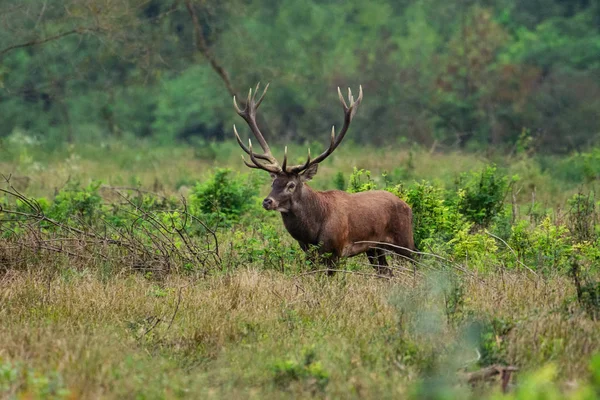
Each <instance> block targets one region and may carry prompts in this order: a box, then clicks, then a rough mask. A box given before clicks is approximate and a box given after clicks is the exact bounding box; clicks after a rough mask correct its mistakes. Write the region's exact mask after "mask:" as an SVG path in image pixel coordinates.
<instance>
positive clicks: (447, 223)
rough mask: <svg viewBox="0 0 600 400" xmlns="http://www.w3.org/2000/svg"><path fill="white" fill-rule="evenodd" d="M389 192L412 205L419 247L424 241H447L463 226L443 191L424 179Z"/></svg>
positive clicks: (462, 221) (416, 241) (462, 220)
mask: <svg viewBox="0 0 600 400" xmlns="http://www.w3.org/2000/svg"><path fill="white" fill-rule="evenodd" d="M392 192H395V193H396V194H397V195H398V196H400V197H401V198H402V199H403V200H405V201H406V202H407V203H408V204H409V205H410V206H411V207H412V211H413V226H414V238H415V245H416V246H417V248H419V249H421V248H423V246H424V245H425V243H426V242H431V241H441V242H444V243H446V242H448V241H450V240H451V239H452V238H454V236H455V235H456V234H457V233H458V232H459V231H460V230H461V229H463V227H464V225H465V220H464V218H463V216H462V215H461V214H460V213H459V212H458V210H457V209H456V207H455V206H454V205H453V204H452V203H450V202H448V201H447V200H446V198H445V191H444V190H443V189H442V188H440V187H436V186H433V185H432V184H431V183H429V182H427V181H423V182H421V183H415V184H413V185H411V186H410V187H408V188H403V187H396V188H395V189H394V190H392Z"/></svg>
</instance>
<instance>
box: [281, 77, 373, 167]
mask: <svg viewBox="0 0 600 400" xmlns="http://www.w3.org/2000/svg"><path fill="white" fill-rule="evenodd" d="M338 96H339V98H340V102H341V103H342V107H343V108H344V126H342V130H341V131H340V133H339V134H338V135H337V138H336V135H335V126H332V127H331V142H330V144H329V148H327V150H325V151H324V152H323V153H321V154H320V155H319V156H318V157H316V158H315V159H313V160H311V158H310V149H308V158H307V160H306V162H305V163H304V164H300V165H295V166H293V167H290V168H288V169H287V172H292V173H300V172H302V171H304V170H305V169H307V168H308V167H310V166H311V165H313V164H318V163H320V162H321V161H323V160H325V159H326V158H327V157H329V155H330V154H331V153H333V151H334V150H335V149H336V148H337V147H338V146H339V145H340V143H341V142H342V140H343V139H344V135H346V132H347V131H348V127H349V126H350V122H352V118H353V117H354V114H356V110H357V109H358V106H359V105H360V102H361V101H362V98H363V91H362V86H359V87H358V98H357V99H356V101H355V100H354V96H353V95H352V91H351V90H350V88H348V103H349V104H346V101H345V100H344V96H342V91H341V90H340V88H339V87H338ZM286 155H287V149H286ZM286 161H287V160H286V159H284V161H283V163H284V165H285V164H286ZM284 171H285V169H284Z"/></svg>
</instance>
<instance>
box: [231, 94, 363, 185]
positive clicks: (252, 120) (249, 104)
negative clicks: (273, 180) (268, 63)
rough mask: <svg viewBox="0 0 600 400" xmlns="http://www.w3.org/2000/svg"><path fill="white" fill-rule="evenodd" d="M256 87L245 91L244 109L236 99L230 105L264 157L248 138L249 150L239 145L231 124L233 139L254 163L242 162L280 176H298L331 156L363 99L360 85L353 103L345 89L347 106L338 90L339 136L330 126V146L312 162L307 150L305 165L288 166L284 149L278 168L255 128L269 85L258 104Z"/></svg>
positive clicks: (238, 137)
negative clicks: (258, 145) (286, 173)
mask: <svg viewBox="0 0 600 400" xmlns="http://www.w3.org/2000/svg"><path fill="white" fill-rule="evenodd" d="M259 87H260V83H258V84H257V85H256V89H255V90H254V94H253V93H252V88H251V89H250V90H249V91H248V99H247V100H246V106H245V107H244V109H243V110H242V109H240V107H239V106H238V105H237V102H236V100H235V96H234V97H233V105H234V107H235V109H236V111H237V113H238V114H239V115H240V116H241V117H242V118H244V120H245V121H246V122H247V123H248V126H249V127H250V129H251V130H252V133H253V134H254V136H255V137H256V139H257V140H258V143H259V144H260V147H262V149H263V151H264V153H263V154H256V153H254V152H253V151H252V141H251V140H250V139H248V147H246V146H245V145H244V144H243V143H242V139H240V135H239V134H238V132H237V129H236V127H235V125H233V133H234V134H235V138H236V140H237V142H238V144H239V145H240V147H241V148H242V149H243V150H244V151H245V152H246V153H247V154H248V155H249V156H250V160H251V161H252V163H253V164H250V163H249V162H247V161H246V159H244V157H242V159H243V160H244V164H246V165H247V166H248V167H250V168H258V169H262V170H265V171H268V172H272V173H280V172H282V171H284V172H288V173H300V172H302V171H304V170H306V169H307V168H308V167H310V166H311V165H314V164H318V163H320V162H321V161H323V160H325V159H326V158H327V157H328V156H329V155H330V154H331V153H333V151H334V150H335V149H336V148H337V147H338V146H339V145H340V143H341V142H342V140H343V139H344V135H346V132H347V131H348V127H349V126H350V123H351V122H352V118H353V117H354V114H356V110H357V108H358V106H359V105H360V102H361V101H362V98H363V91H362V86H359V90H358V98H357V99H356V101H355V100H354V96H353V95H352V91H351V90H350V88H348V104H346V101H345V100H344V96H342V91H341V90H340V88H339V87H338V96H339V98H340V102H341V103H342V107H343V108H344V125H343V126H342V129H341V130H340V133H339V134H338V135H337V137H336V134H335V126H333V127H331V143H330V144H329V148H328V149H327V150H325V151H324V152H323V153H321V154H320V155H319V156H318V157H317V158H315V159H311V157H310V149H308V158H307V160H306V162H305V163H304V164H300V165H295V166H292V167H287V146H286V147H285V151H284V155H283V164H281V165H279V163H278V162H277V160H276V159H275V157H273V155H272V154H271V149H270V148H269V145H268V144H267V141H266V140H265V138H264V136H263V135H262V133H261V132H260V129H258V125H257V124H256V110H257V109H258V107H259V106H260V103H261V102H262V101H263V98H264V97H265V94H266V93H267V89H268V88H269V85H268V84H267V85H266V86H265V88H264V90H263V93H262V95H261V96H260V98H259V99H258V101H257V100H256V95H257V94H258V89H259ZM259 159H260V160H263V161H266V163H261V162H260V161H259Z"/></svg>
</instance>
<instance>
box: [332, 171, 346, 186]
mask: <svg viewBox="0 0 600 400" xmlns="http://www.w3.org/2000/svg"><path fill="white" fill-rule="evenodd" d="M333 185H334V186H335V188H336V189H337V190H346V179H344V173H343V172H342V171H338V173H337V174H335V177H334V178H333Z"/></svg>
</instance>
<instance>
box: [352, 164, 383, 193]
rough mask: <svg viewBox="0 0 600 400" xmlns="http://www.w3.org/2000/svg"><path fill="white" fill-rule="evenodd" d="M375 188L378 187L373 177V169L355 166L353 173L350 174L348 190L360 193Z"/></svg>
mask: <svg viewBox="0 0 600 400" xmlns="http://www.w3.org/2000/svg"><path fill="white" fill-rule="evenodd" d="M363 180H364V181H363ZM374 189H377V185H376V184H375V181H374V180H373V179H372V178H371V171H368V170H367V171H365V170H364V169H358V168H356V167H354V171H353V172H352V175H350V179H349V182H348V189H347V190H348V192H349V193H358V192H366V191H367V190H374Z"/></svg>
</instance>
